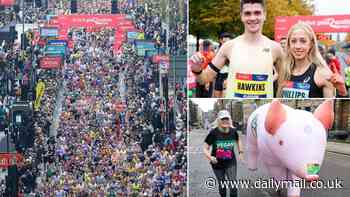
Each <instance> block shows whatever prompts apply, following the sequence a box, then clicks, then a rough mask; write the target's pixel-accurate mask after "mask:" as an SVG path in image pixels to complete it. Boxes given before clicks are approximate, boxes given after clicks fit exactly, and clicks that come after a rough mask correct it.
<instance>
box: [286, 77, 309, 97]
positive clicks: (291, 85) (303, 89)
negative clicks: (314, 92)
mask: <svg viewBox="0 0 350 197" xmlns="http://www.w3.org/2000/svg"><path fill="white" fill-rule="evenodd" d="M309 93H310V84H308V83H301V82H293V81H288V82H287V85H286V87H285V88H283V90H282V97H283V98H309Z"/></svg>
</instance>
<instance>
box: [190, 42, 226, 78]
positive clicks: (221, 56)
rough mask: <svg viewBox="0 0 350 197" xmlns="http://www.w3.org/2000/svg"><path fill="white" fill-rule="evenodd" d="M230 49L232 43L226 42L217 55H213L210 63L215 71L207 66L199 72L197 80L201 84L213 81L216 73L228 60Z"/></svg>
mask: <svg viewBox="0 0 350 197" xmlns="http://www.w3.org/2000/svg"><path fill="white" fill-rule="evenodd" d="M231 49H232V42H226V43H225V44H224V45H222V47H221V48H220V49H219V51H218V53H217V54H216V55H215V57H214V59H213V60H212V61H211V63H212V66H214V67H215V68H216V69H215V68H214V69H213V68H211V66H210V65H209V66H208V67H207V68H206V69H204V70H203V71H202V72H201V74H199V75H197V79H198V80H199V81H200V82H202V83H208V82H212V81H214V80H215V78H216V75H217V74H218V72H217V71H220V70H221V69H222V68H223V67H224V65H225V62H226V60H228V59H229V58H228V55H227V54H229V51H231ZM215 70H217V71H215Z"/></svg>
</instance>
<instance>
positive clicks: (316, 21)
mask: <svg viewBox="0 0 350 197" xmlns="http://www.w3.org/2000/svg"><path fill="white" fill-rule="evenodd" d="M298 22H305V23H307V24H309V25H311V27H312V29H313V30H314V31H315V32H325V33H327V32H350V15H328V16H326V15H325V16H278V17H276V18H275V40H276V41H279V40H280V39H281V38H282V37H286V36H287V34H288V30H289V28H290V27H292V26H293V25H294V24H296V23H298Z"/></svg>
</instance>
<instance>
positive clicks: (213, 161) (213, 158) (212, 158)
mask: <svg viewBox="0 0 350 197" xmlns="http://www.w3.org/2000/svg"><path fill="white" fill-rule="evenodd" d="M210 162H211V163H213V164H217V163H218V160H217V159H216V157H214V156H211V157H210Z"/></svg>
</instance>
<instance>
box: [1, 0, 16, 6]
mask: <svg viewBox="0 0 350 197" xmlns="http://www.w3.org/2000/svg"><path fill="white" fill-rule="evenodd" d="M14 4H15V0H0V5H2V6H13V5H14Z"/></svg>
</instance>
